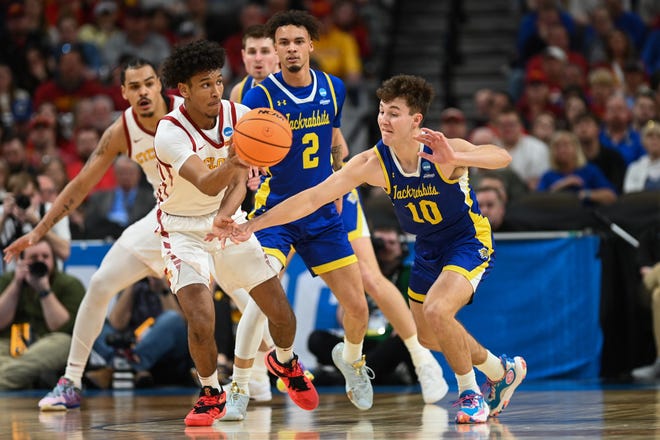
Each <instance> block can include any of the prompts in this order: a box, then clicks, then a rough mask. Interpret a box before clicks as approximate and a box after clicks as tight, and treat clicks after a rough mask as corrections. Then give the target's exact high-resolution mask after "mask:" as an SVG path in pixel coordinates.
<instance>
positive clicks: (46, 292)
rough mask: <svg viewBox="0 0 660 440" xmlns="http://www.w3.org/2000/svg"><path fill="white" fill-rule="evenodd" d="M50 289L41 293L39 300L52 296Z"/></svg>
mask: <svg viewBox="0 0 660 440" xmlns="http://www.w3.org/2000/svg"><path fill="white" fill-rule="evenodd" d="M50 293H51V292H50V289H44V290H40V291H39V299H44V298H45V297H47V296H48V295H50Z"/></svg>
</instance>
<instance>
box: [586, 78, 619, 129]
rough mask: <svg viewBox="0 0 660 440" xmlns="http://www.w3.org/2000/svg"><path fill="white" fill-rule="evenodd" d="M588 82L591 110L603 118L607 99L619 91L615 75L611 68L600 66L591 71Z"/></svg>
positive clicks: (599, 117)
mask: <svg viewBox="0 0 660 440" xmlns="http://www.w3.org/2000/svg"><path fill="white" fill-rule="evenodd" d="M588 83H589V111H590V112H592V113H593V114H595V115H596V116H597V117H598V119H603V118H604V117H605V107H606V104H607V100H608V99H610V97H612V96H613V95H614V94H615V93H616V91H617V86H616V81H615V79H614V75H613V74H612V72H611V71H610V70H609V69H607V68H605V67H599V68H596V69H593V70H592V71H591V72H590V73H589V77H588Z"/></svg>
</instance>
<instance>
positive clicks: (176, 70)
mask: <svg viewBox="0 0 660 440" xmlns="http://www.w3.org/2000/svg"><path fill="white" fill-rule="evenodd" d="M224 65H225V50H224V49H223V48H222V47H220V45H219V44H218V43H214V42H211V41H207V40H197V41H193V42H192V43H188V44H185V45H183V46H178V47H177V48H176V49H174V52H173V53H172V54H171V55H170V56H169V57H168V58H167V59H166V60H165V62H164V63H163V80H164V82H165V84H166V86H167V87H171V88H175V87H177V85H178V84H179V83H185V82H188V81H190V78H192V77H193V76H194V75H196V74H198V73H200V72H210V71H212V70H219V69H222V67H223V66H224Z"/></svg>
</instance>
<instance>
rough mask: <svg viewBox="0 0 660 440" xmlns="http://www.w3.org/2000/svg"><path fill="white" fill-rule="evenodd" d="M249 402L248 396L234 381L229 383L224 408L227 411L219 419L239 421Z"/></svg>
mask: <svg viewBox="0 0 660 440" xmlns="http://www.w3.org/2000/svg"><path fill="white" fill-rule="evenodd" d="M249 402H250V396H248V395H247V394H246V393H244V392H243V390H241V389H239V388H238V385H236V382H232V383H231V389H230V390H229V392H228V393H227V403H226V404H225V409H226V410H227V412H226V413H225V415H224V417H223V418H221V419H220V420H222V421H226V422H235V421H240V420H243V419H244V418H245V414H246V413H247V406H248V403H249Z"/></svg>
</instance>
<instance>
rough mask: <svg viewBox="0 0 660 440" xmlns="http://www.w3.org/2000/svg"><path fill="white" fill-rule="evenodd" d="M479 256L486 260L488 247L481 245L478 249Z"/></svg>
mask: <svg viewBox="0 0 660 440" xmlns="http://www.w3.org/2000/svg"><path fill="white" fill-rule="evenodd" d="M479 258H481V259H482V260H487V259H488V249H486V248H485V247H482V248H481V249H479Z"/></svg>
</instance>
